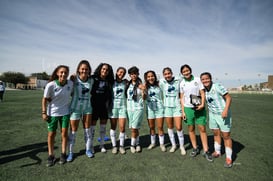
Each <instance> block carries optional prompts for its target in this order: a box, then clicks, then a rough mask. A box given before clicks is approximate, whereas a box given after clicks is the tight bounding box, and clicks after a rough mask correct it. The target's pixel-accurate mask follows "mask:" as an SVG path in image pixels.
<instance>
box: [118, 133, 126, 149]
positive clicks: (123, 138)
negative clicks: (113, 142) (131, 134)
mask: <svg viewBox="0 0 273 181" xmlns="http://www.w3.org/2000/svg"><path fill="white" fill-rule="evenodd" d="M124 141H125V133H124V132H123V133H122V132H120V133H119V146H122V147H123V146H124Z"/></svg>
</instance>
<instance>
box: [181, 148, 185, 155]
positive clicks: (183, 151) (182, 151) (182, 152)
mask: <svg viewBox="0 0 273 181" xmlns="http://www.w3.org/2000/svg"><path fill="white" fill-rule="evenodd" d="M180 150H181V155H186V150H185V148H184V146H180Z"/></svg>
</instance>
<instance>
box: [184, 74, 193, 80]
mask: <svg viewBox="0 0 273 181" xmlns="http://www.w3.org/2000/svg"><path fill="white" fill-rule="evenodd" d="M193 79H194V76H193V75H191V79H190V80H188V79H186V78H185V77H184V80H185V81H186V82H190V81H192V80H193Z"/></svg>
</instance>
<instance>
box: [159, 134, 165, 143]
mask: <svg viewBox="0 0 273 181" xmlns="http://www.w3.org/2000/svg"><path fill="white" fill-rule="evenodd" d="M159 144H160V145H164V134H163V135H159Z"/></svg>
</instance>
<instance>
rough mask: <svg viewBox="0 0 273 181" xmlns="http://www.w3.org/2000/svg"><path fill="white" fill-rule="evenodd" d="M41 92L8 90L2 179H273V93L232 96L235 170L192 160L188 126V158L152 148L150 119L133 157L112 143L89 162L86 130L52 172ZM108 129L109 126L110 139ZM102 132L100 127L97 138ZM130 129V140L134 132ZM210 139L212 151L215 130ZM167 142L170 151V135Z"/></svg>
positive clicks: (2, 122) (0, 140)
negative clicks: (68, 160)
mask: <svg viewBox="0 0 273 181" xmlns="http://www.w3.org/2000/svg"><path fill="white" fill-rule="evenodd" d="M42 93H43V92H42V91H22V90H16V91H6V94H5V97H4V98H5V100H4V102H1V103H0V128H1V131H0V180H273V174H272V170H273V166H272V163H271V162H272V161H273V159H272V158H273V153H272V149H273V146H272V140H273V134H272V129H273V119H272V115H273V114H272V110H273V95H244V94H234V95H232V97H233V103H232V113H233V116H232V117H233V127H232V134H231V135H232V138H233V148H234V154H233V157H234V159H235V160H234V165H233V167H232V168H231V169H226V168H224V167H223V164H224V160H225V155H223V156H222V157H220V158H218V159H215V160H214V162H213V163H210V162H208V161H207V160H206V159H205V158H203V157H202V156H201V155H198V156H197V157H195V158H191V157H190V156H189V152H190V151H191V146H190V143H189V138H188V134H187V128H186V126H185V125H184V128H183V129H184V133H185V145H186V147H187V153H188V154H187V155H186V156H181V155H180V152H179V150H177V151H176V152H175V153H169V152H166V153H163V152H161V151H160V148H159V147H156V148H155V149H153V150H147V146H148V145H149V142H150V137H149V129H148V126H147V122H146V121H145V120H144V121H143V125H142V128H141V130H140V135H141V137H140V142H141V144H142V145H143V150H142V152H141V153H137V154H132V153H131V152H130V150H129V143H130V140H129V139H127V140H126V149H127V150H126V151H127V153H126V154H125V155H120V154H117V155H113V154H112V153H111V144H110V141H108V142H106V143H107V145H106V148H107V151H108V152H107V153H106V154H104V153H100V152H97V153H96V154H95V158H92V159H89V158H87V157H86V156H85V150H84V140H83V130H82V127H79V130H78V132H77V138H76V145H75V149H74V150H75V154H76V158H75V160H74V161H73V162H72V163H66V164H64V165H59V164H58V163H56V164H55V165H54V166H53V167H51V168H47V167H46V166H45V165H46V159H47V143H46V140H47V128H46V123H45V122H43V121H42V119H41V98H42ZM109 127H110V125H109V123H108V125H107V135H108V136H109ZM98 128H99V127H98V125H97V128H96V134H95V137H96V138H97V137H98V130H99V129H98ZM58 131H59V129H58ZM126 131H127V135H128V136H130V130H129V129H127V130H126ZM166 131H167V128H166V125H165V132H166ZM197 134H198V133H197ZM208 138H209V144H210V148H211V149H213V136H212V132H211V131H210V130H208ZM95 140H96V139H95ZM165 142H166V143H167V146H168V149H169V148H170V145H169V140H168V136H167V134H166V135H165ZM199 144H200V140H199ZM95 145H96V147H95V149H97V150H98V145H99V142H97V141H96V143H95ZM60 150H61V144H60V133H59V132H58V134H57V137H56V143H55V154H56V156H57V157H59V155H60Z"/></svg>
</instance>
